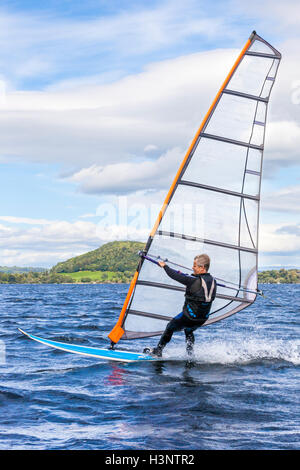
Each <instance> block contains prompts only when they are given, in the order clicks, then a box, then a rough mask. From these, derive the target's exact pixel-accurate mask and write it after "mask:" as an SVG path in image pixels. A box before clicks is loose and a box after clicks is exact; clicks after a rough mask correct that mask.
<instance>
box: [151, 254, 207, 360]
mask: <svg viewBox="0 0 300 470" xmlns="http://www.w3.org/2000/svg"><path fill="white" fill-rule="evenodd" d="M159 266H160V267H161V268H163V269H164V270H165V272H166V274H167V275H168V276H169V277H171V278H172V279H174V280H175V281H178V282H180V283H181V284H184V285H185V286H186V291H185V302H184V305H183V309H182V312H181V313H179V314H178V315H177V316H176V317H174V318H173V319H172V320H171V321H170V322H169V323H168V324H167V327H166V329H165V331H164V333H163V334H162V336H161V338H160V340H159V342H158V345H157V346H156V347H155V348H153V349H152V350H150V353H151V354H152V355H154V356H158V357H161V356H162V351H163V348H164V347H165V346H166V344H168V342H169V341H170V340H171V338H172V336H173V333H174V332H175V331H181V330H184V333H185V338H186V349H187V353H188V354H189V355H192V353H193V346H194V342H195V337H194V331H195V330H196V329H197V328H199V327H200V326H202V325H203V323H205V321H206V320H207V318H208V315H209V311H210V309H211V304H212V302H213V300H214V299H215V296H216V281H215V280H214V278H213V277H212V276H211V275H210V274H209V272H208V270H209V266H210V258H209V256H208V255H206V254H202V255H198V256H195V258H194V264H193V272H194V273H193V274H192V275H187V274H183V273H181V272H180V271H175V270H174V269H172V268H170V267H169V266H168V265H167V264H166V263H165V262H163V261H160V262H159ZM146 352H149V351H146Z"/></svg>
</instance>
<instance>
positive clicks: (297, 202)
mask: <svg viewBox="0 0 300 470" xmlns="http://www.w3.org/2000/svg"><path fill="white" fill-rule="evenodd" d="M299 207H300V186H296V185H295V186H288V187H285V188H281V189H279V190H277V191H273V192H269V193H266V194H264V193H263V194H262V200H261V208H262V210H269V211H275V212H278V211H279V212H288V213H289V212H290V213H295V214H299Z"/></svg>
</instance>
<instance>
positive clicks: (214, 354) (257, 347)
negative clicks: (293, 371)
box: [166, 338, 300, 365]
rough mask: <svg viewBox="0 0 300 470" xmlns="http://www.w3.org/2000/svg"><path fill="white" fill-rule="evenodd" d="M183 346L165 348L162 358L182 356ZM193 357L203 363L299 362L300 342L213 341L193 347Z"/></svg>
mask: <svg viewBox="0 0 300 470" xmlns="http://www.w3.org/2000/svg"><path fill="white" fill-rule="evenodd" d="M183 347H184V346H181V347H180V352H179V348H178V347H172V348H169V351H167V350H166V359H170V360H172V359H173V358H176V359H178V358H179V357H181V356H182V359H184V358H185V354H184V352H183ZM194 360H195V361H196V362H200V363H205V364H228V365H230V364H233V365H234V364H247V363H250V362H253V361H255V362H257V361H265V360H270V361H285V362H290V363H292V364H294V365H300V342H299V341H287V342H286V341H283V340H273V341H270V340H266V339H263V340H260V339H258V338H255V339H246V340H243V341H242V342H239V343H237V342H236V341H224V340H214V341H210V342H209V343H208V342H203V343H201V345H197V346H195V349H194Z"/></svg>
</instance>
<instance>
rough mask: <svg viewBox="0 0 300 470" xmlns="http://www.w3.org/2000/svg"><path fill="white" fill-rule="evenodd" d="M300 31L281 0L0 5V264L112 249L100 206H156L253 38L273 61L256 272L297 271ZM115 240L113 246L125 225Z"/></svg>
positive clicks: (292, 7)
mask: <svg viewBox="0 0 300 470" xmlns="http://www.w3.org/2000/svg"><path fill="white" fill-rule="evenodd" d="M299 20H300V5H299V4H298V2H297V1H291V0H288V1H287V2H285V3H284V5H283V4H282V2H280V1H277V0H272V1H271V0H267V1H266V2H264V4H261V3H260V2H259V1H258V0H253V1H252V2H250V5H249V2H246V1H239V2H238V1H235V0H231V1H229V0H222V1H214V2H208V1H201V0H197V1H196V0H187V1H185V2H180V1H175V0H169V1H168V0H167V1H128V0H127V1H125V0H124V1H114V0H111V1H99V0H98V1H96V0H87V1H85V2H79V1H66V0H60V1H48V2H45V3H44V4H41V3H40V2H38V1H26V0H25V1H24V0H23V1H3V2H1V6H0V26H1V29H0V30H1V33H0V66H1V67H0V80H1V83H0V84H1V89H0V104H1V105H2V106H1V107H2V110H1V112H0V119H1V126H0V165H1V176H0V178H1V204H0V208H1V209H0V240H1V249H2V251H1V253H0V265H13V264H16V265H20V266H28V265H31V266H52V265H53V264H55V263H56V262H58V261H61V260H64V259H67V258H68V257H70V256H74V255H77V254H80V253H83V252H85V251H88V250H90V249H94V248H96V247H98V246H99V245H100V244H101V243H103V242H105V241H108V239H109V237H108V234H106V235H105V234H103V233H102V234H101V233H100V232H101V231H99V227H97V223H98V222H99V213H100V212H101V205H102V207H103V205H104V204H114V205H115V206H117V205H118V204H120V202H119V199H118V198H119V197H125V196H126V197H127V198H128V201H127V202H128V204H134V202H135V201H137V200H138V201H140V202H141V203H143V204H145V206H146V207H149V206H150V205H151V204H157V205H158V206H160V205H161V202H162V201H163V199H164V196H165V194H166V191H167V190H168V186H169V184H170V182H171V181H172V178H173V176H174V174H175V171H176V168H177V165H178V164H179V162H180V159H181V158H182V156H183V155H184V153H185V150H186V148H187V146H188V145H189V143H190V141H191V140H192V138H193V135H194V133H195V131H196V130H197V128H198V126H199V123H200V121H201V118H202V116H203V115H204V114H205V112H206V110H207V108H208V106H209V105H210V103H211V101H212V98H213V97H214V95H215V93H216V91H217V90H218V88H219V86H220V84H221V82H222V81H223V79H224V77H225V76H226V74H227V72H228V69H229V67H230V66H231V65H232V62H233V60H234V59H235V58H236V56H237V54H238V52H239V50H240V49H241V47H242V46H243V45H244V44H245V42H246V40H247V38H248V37H249V34H250V33H251V31H252V30H253V29H256V30H257V32H258V33H259V34H261V35H262V36H263V37H265V38H266V39H267V40H268V41H269V42H270V43H272V44H273V45H274V46H275V47H277V48H278V49H279V50H280V51H281V52H282V53H283V60H282V64H281V68H280V73H279V76H278V81H277V83H276V85H275V88H274V91H273V95H272V102H271V105H270V110H269V118H268V121H269V124H270V125H269V129H270V131H268V132H269V134H268V135H267V141H266V152H265V164H264V178H263V183H262V192H263V195H262V204H261V208H262V211H261V216H260V221H261V235H260V246H261V254H260V259H259V260H260V267H264V266H283V267H289V266H299V264H300V243H299V240H300V234H299V232H300V227H299V223H300V220H299V202H300V182H299V163H300V159H299V150H298V149H299V144H300V124H299V117H300V116H299V110H300V92H299V90H300V61H299V52H298V51H299V27H298V25H299ZM193 64H197V67H198V68H197V70H195V71H194V69H193V67H194V65H193ZM202 64H203V65H206V68H204V67H203V69H202V68H201V67H202ZM207 64H208V66H207ZM196 80H198V82H199V83H201V86H202V87H203V89H204V91H203V92H202V94H201V93H200V92H199V93H200V94H199V106H196V105H195V102H194V100H193V93H192V91H193V90H194V88H193V87H195V83H196ZM161 168H164V169H165V171H164V172H161V170H160V169H161ZM172 168H174V172H173V171H172ZM115 170H116V171H117V172H118V176H115V177H114V176H111V175H114V171H115ZM145 172H146V173H147V174H149V175H150V177H149V178H148V179H146V178H145ZM99 175H100V176H101V175H102V190H99V181H100V180H101V178H100V176H99ZM103 175H107V178H106V181H103ZM122 175H123V177H122ZM124 175H127V176H126V178H125V176H124ZM151 175H152V177H151ZM99 178H100V180H99ZM151 178H152V179H151ZM114 179H115V181H113V180H114ZM149 181H150V182H149ZM130 186H131V188H134V190H129V187H130ZM116 187H118V190H116ZM104 188H105V189H104ZM99 206H100V211H99ZM97 210H98V216H97ZM148 222H149V224H151V221H148ZM148 231H149V227H145V230H144V231H140V232H138V231H137V232H134V233H132V234H131V236H132V237H135V236H136V237H140V239H144V238H145V237H146V234H147V233H148ZM111 233H112V234H114V235H115V236H116V237H122V233H123V232H122V227H121V228H120V227H119V231H118V228H117V227H114V228H112V230H111ZM124 233H125V232H124Z"/></svg>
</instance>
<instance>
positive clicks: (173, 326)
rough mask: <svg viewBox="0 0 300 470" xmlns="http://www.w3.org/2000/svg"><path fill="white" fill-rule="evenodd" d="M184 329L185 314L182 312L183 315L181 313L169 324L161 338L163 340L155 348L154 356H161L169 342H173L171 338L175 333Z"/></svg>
mask: <svg viewBox="0 0 300 470" xmlns="http://www.w3.org/2000/svg"><path fill="white" fill-rule="evenodd" d="M183 328H184V325H183V313H182V312H181V313H179V315H177V316H176V317H174V318H173V319H172V320H171V321H170V322H169V323H168V324H167V326H166V329H165V331H164V333H163V334H162V336H161V338H160V340H159V342H158V345H157V346H156V348H154V349H153V350H152V352H153V354H156V355H158V356H161V355H162V350H163V348H164V347H165V346H166V344H168V343H169V341H170V340H171V338H172V336H173V333H175V331H180V330H182V329H183Z"/></svg>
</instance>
